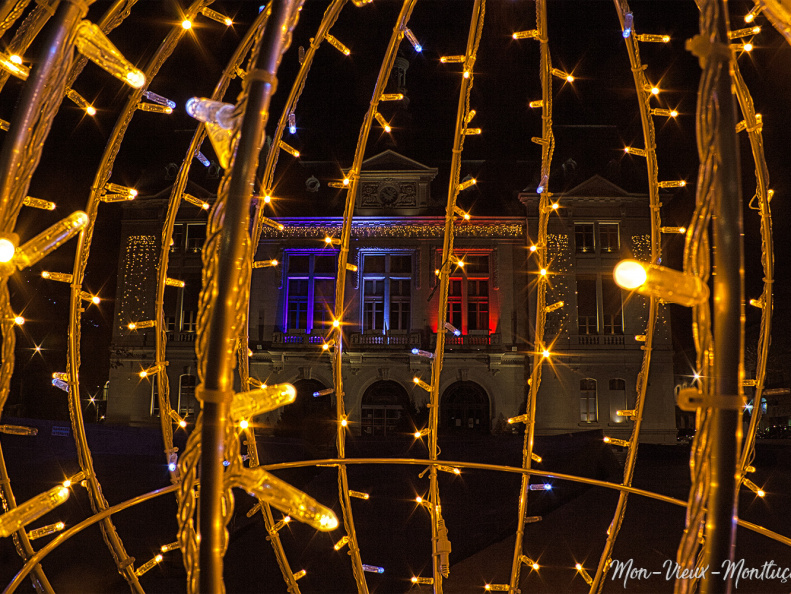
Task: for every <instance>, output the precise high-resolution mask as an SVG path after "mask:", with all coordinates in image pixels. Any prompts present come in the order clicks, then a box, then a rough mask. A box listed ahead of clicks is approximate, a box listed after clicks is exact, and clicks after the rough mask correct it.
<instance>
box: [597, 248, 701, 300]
mask: <svg viewBox="0 0 791 594" xmlns="http://www.w3.org/2000/svg"><path fill="white" fill-rule="evenodd" d="M613 277H614V278H615V283H616V284H617V285H618V286H619V287H621V288H622V289H627V290H634V291H636V292H637V293H640V294H641V295H645V296H647V297H658V298H660V299H664V300H665V301H669V302H671V303H677V304H679V305H684V306H686V307H692V306H693V305H697V304H698V303H702V302H704V301H706V300H707V299H708V298H709V288H708V286H707V285H706V284H705V283H704V282H703V281H702V280H701V279H700V278H699V277H697V276H694V275H692V274H689V273H685V272H679V271H677V270H673V269H670V268H665V267H664V266H657V265H655V264H644V263H642V262H638V261H637V260H622V261H621V262H619V263H618V264H617V265H616V266H615V268H614V270H613Z"/></svg>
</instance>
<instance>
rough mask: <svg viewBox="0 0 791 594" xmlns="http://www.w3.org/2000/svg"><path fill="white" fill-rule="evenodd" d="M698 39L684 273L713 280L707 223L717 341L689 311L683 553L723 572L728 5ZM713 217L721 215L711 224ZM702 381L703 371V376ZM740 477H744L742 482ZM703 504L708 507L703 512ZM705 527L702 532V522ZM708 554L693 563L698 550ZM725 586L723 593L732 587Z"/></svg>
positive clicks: (738, 249) (735, 296) (735, 382)
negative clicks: (690, 377)
mask: <svg viewBox="0 0 791 594" xmlns="http://www.w3.org/2000/svg"><path fill="white" fill-rule="evenodd" d="M699 8H700V12H701V16H700V31H701V33H700V35H699V36H697V37H696V38H695V39H694V40H693V41H692V42H691V44H690V48H691V49H692V50H693V52H694V53H695V54H696V55H697V56H698V58H699V59H700V61H701V66H702V67H703V75H702V77H701V82H700V87H699V91H698V113H697V132H698V135H697V136H698V152H699V155H700V162H701V165H700V171H699V175H698V188H697V208H696V212H695V215H694V217H693V223H692V226H691V228H690V230H689V231H688V234H687V242H686V246H685V253H684V270H685V271H687V272H690V273H693V274H697V275H698V276H700V277H701V278H702V279H703V280H707V277H708V273H709V266H710V262H709V259H710V258H711V256H710V251H709V239H708V233H709V222H710V221H711V220H713V225H712V226H713V236H714V266H715V268H716V270H717V275H716V277H715V278H714V297H715V298H714V315H713V325H714V332H713V337H712V324H711V321H710V314H709V311H708V307H709V305H708V304H707V303H706V304H703V305H702V306H697V307H695V308H694V309H693V319H694V326H693V329H694V330H695V339H696V347H697V349H698V365H699V367H701V368H702V369H703V372H704V374H705V375H703V378H704V382H703V390H702V392H703V397H704V403H703V407H702V408H701V409H699V413H698V424H699V431H698V432H697V434H696V436H695V440H694V442H693V454H692V459H691V461H690V467H691V469H692V474H693V477H692V478H693V481H692V487H691V489H690V500H689V504H688V517H687V527H686V530H685V533H684V536H683V538H682V542H681V545H680V546H679V552H678V561H679V564H680V565H681V566H682V567H685V568H688V567H691V566H693V565H694V564H695V563H696V562H697V560H700V561H701V562H702V563H705V564H709V565H716V566H719V565H721V563H722V562H723V561H724V560H727V559H730V558H731V557H732V554H733V543H734V539H735V525H736V522H735V521H734V519H735V517H736V497H735V494H736V484H737V483H736V482H735V479H736V477H737V473H738V472H739V471H740V470H741V469H738V468H737V462H736V457H737V449H738V447H739V443H738V442H739V438H740V435H739V432H738V426H739V424H740V420H741V407H742V403H743V402H742V401H743V396H742V387H741V382H740V373H741V370H742V357H743V352H744V337H743V331H742V330H743V325H742V321H741V320H742V319H743V305H742V303H741V302H742V296H743V292H744V286H743V259H744V256H743V253H742V241H741V237H740V233H741V208H742V206H741V195H740V186H739V165H738V148H737V144H736V138H735V134H736V133H735V124H736V122H735V117H734V114H735V104H734V102H733V96H732V94H731V84H732V82H731V77H730V76H728V75H727V70H726V69H729V68H730V67H731V64H732V62H733V60H734V59H735V56H734V54H733V51H732V50H731V49H730V48H729V47H728V35H727V33H728V15H727V4H726V3H725V2H720V0H709V1H707V2H699ZM712 212H716V213H717V216H716V217H713V218H712ZM699 373H701V371H700V370H699ZM738 476H739V478H740V477H741V475H738ZM704 501H705V502H706V508H705V509H704V508H703V506H704ZM704 519H705V533H704V525H703V520H704ZM701 536H704V538H703V549H702V550H701V551H700V554H699V555H697V554H696V552H697V549H698V546H699V544H698V543H699V542H700V540H701ZM680 582H682V580H677V582H676V591H677V592H688V591H692V590H691V589H692V588H694V587H695V585H696V584H695V581H694V580H690V581H687V582H686V583H680ZM715 587H719V586H714V584H713V582H712V581H711V580H710V578H703V579H702V582H701V591H702V592H704V593H706V592H710V591H713V589H714V588H715ZM727 587H728V586H727V585H726V588H727Z"/></svg>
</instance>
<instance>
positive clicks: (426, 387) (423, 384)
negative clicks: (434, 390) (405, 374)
mask: <svg viewBox="0 0 791 594" xmlns="http://www.w3.org/2000/svg"><path fill="white" fill-rule="evenodd" d="M412 381H413V382H415V385H417V386H420V387H421V388H423V389H424V390H425V391H426V392H431V386H429V385H428V384H427V383H426V382H424V381H423V380H421V379H420V378H419V377H417V376H415V377H413V378H412Z"/></svg>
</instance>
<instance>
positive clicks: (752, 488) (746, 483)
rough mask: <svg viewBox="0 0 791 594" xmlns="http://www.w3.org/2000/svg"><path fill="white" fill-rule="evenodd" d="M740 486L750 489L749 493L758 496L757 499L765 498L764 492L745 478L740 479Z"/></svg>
mask: <svg viewBox="0 0 791 594" xmlns="http://www.w3.org/2000/svg"><path fill="white" fill-rule="evenodd" d="M742 484H743V485H744V486H745V487H747V488H748V489H750V491H752V492H753V493H755V494H756V495H758V497H764V496H766V492H765V491H764V490H763V489H761V488H760V487H759V486H758V485H756V484H755V483H754V482H752V481H751V480H750V479H748V478H747V477H742Z"/></svg>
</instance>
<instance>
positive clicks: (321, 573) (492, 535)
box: [0, 426, 791, 594]
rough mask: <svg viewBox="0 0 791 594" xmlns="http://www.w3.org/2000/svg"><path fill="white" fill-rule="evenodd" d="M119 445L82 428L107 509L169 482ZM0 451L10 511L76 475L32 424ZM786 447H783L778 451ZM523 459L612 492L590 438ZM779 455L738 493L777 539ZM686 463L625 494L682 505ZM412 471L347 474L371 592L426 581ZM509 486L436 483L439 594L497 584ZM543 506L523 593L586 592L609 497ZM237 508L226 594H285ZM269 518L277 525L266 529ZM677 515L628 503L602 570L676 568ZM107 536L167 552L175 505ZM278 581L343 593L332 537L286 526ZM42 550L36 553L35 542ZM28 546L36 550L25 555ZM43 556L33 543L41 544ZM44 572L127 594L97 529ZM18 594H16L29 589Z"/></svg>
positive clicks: (177, 575)
mask: <svg viewBox="0 0 791 594" xmlns="http://www.w3.org/2000/svg"><path fill="white" fill-rule="evenodd" d="M122 437H123V439H120V440H119V439H118V433H117V432H116V431H113V430H107V429H103V428H100V427H97V428H96V430H94V431H92V433H91V435H90V437H89V439H90V440H91V443H92V444H94V445H95V451H94V453H95V462H96V468H97V475H98V476H99V478H100V481H101V483H102V485H103V490H104V494H105V496H106V497H107V499H108V500H109V501H110V503H118V502H120V501H123V500H124V499H126V498H128V497H131V496H133V495H137V494H139V493H143V492H146V491H150V490H153V489H156V488H158V487H162V486H165V485H167V484H168V480H167V472H166V470H165V465H164V463H163V460H162V459H161V457H160V455H159V454H158V449H159V448H160V447H161V446H160V445H159V442H158V438H157V436H156V434H153V433H149V432H146V431H142V430H140V431H125V432H123V436H122ZM0 443H1V444H2V446H3V449H4V453H5V455H6V459H7V462H8V467H9V473H10V475H11V478H12V483H13V485H14V489H15V492H16V493H17V498H18V501H22V500H24V499H26V498H27V497H30V496H32V495H34V494H36V493H38V492H41V491H42V490H44V489H45V488H47V487H49V486H51V485H52V484H55V482H56V481H58V480H62V477H64V476H66V475H68V474H69V473H71V472H73V471H74V470H75V469H76V463H75V462H74V454H73V446H71V447H70V446H69V443H70V442H69V439H68V438H67V437H60V436H52V434H51V428H50V427H48V426H42V430H41V432H40V434H39V436H38V437H36V438H19V437H16V436H5V435H4V436H2V437H0ZM443 443H445V444H446V445H445V446H444V450H443V458H444V459H449V460H450V459H462V460H475V461H479V462H489V463H496V464H511V465H518V464H519V460H520V456H519V450H520V448H521V439H520V438H518V437H499V438H493V437H490V438H472V439H471V438H464V439H461V438H455V437H453V436H448V438H447V439H445V440H444V441H443ZM410 444H411V442H410V441H406V440H404V441H395V442H390V443H388V444H382V443H377V442H354V443H352V444H350V452H349V455H350V456H362V455H365V456H371V455H376V456H382V457H396V456H398V457H401V456H405V455H409V456H414V457H423V456H425V450H424V449H422V450H421V446H413V447H412V448H410ZM789 445H791V444H789ZM537 448H540V450H541V451H542V453H543V454H544V459H545V460H544V466H545V467H546V468H548V469H553V470H556V471H558V472H570V473H577V474H585V475H587V476H595V477H597V478H603V479H606V478H610V479H613V478H614V479H615V480H618V479H619V473H620V471H619V469H618V466H617V463H616V461H615V459H614V457H613V455H612V452H611V451H610V450H609V449H608V447H606V446H603V444H601V441H600V440H597V439H595V437H594V436H587V437H586V436H577V437H568V436H567V437H562V438H555V439H552V440H540V441H539V443H538V445H537ZM261 450H262V453H263V456H264V458H265V461H267V460H272V461H274V460H278V461H281V460H283V459H284V458H290V459H299V458H313V457H316V456H317V455H321V454H322V453H321V452H318V451H315V450H314V451H311V450H309V449H305V448H302V447H300V445H299V444H298V443H296V442H294V441H289V440H273V439H262V440H261ZM788 451H789V449H788V447H787V446H786V445H785V444H783V443H780V444H761V448H760V450H759V456H758V459H757V460H756V464H755V465H756V467H757V468H758V472H757V473H756V476H755V478H754V480H755V481H756V482H757V483H758V484H760V485H762V486H764V487H765V489H766V491H767V493H768V495H767V497H766V498H765V500H757V499H756V498H755V497H754V496H753V495H752V494H749V493H744V494H743V495H742V496H741V500H742V512H741V514H742V517H743V518H745V519H747V520H750V521H753V522H756V523H761V524H764V525H766V526H768V527H771V528H773V529H775V530H777V531H778V532H780V533H782V534H791V515H789V514H788V513H787V511H786V510H788V509H790V508H791V500H790V499H791V461H790V460H789V457H788V455H787V452H788ZM687 456H688V450H686V448H682V447H647V446H643V447H642V448H641V450H640V456H639V463H638V472H637V475H636V477H635V481H634V484H635V486H638V487H642V488H647V489H651V490H655V491H658V492H661V493H664V494H667V495H671V496H674V497H678V498H680V499H686V497H687V490H688V483H689V481H688V470H687V462H688V458H687ZM421 470H423V468H417V467H410V468H403V467H392V466H388V467H380V468H370V467H369V468H350V471H349V479H350V486H351V488H353V489H356V490H360V491H366V492H369V493H370V494H371V499H369V500H368V501H361V500H353V509H354V515H355V523H356V525H357V528H358V533H359V536H360V545H361V550H362V551H363V562H364V563H367V564H371V565H379V566H382V567H384V568H385V573H384V574H382V575H376V574H367V576H368V583H369V587H370V590H371V591H372V592H380V593H390V592H404V591H408V590H410V589H411V590H412V591H413V592H420V591H421V590H420V589H419V588H411V585H410V583H409V581H408V578H409V577H410V576H411V575H429V574H430V562H429V560H430V528H429V524H428V519H427V515H426V513H425V511H424V510H423V509H422V508H420V507H419V506H417V505H416V504H415V503H414V497H415V495H416V494H423V493H425V491H426V490H427V484H428V481H427V480H426V479H425V478H424V479H420V478H418V473H419V472H420V471H421ZM282 476H283V478H285V479H286V480H289V481H291V482H293V483H294V484H296V485H298V486H300V487H301V488H304V489H305V490H306V491H308V492H309V493H311V495H313V496H315V497H316V498H318V499H319V500H320V501H324V502H327V503H330V504H331V503H332V502H333V501H334V500H335V499H336V498H337V494H336V489H337V481H336V476H335V471H334V470H333V469H330V468H321V469H309V470H300V471H291V472H289V473H283V474H282ZM518 486H519V479H518V477H516V476H508V475H503V474H496V473H491V472H472V471H471V472H465V473H464V474H463V475H462V476H460V477H454V476H451V475H448V476H446V477H443V481H442V484H441V493H442V497H443V500H442V503H443V515H444V516H445V519H446V521H447V525H448V529H449V536H450V539H451V542H452V545H453V552H452V554H451V560H452V564H453V565H452V568H451V576H450V579H448V580H447V581H446V582H445V591H446V592H448V593H449V594H454V593H466V592H475V593H482V592H484V589H483V587H484V585H485V584H486V583H505V582H507V580H508V576H509V573H510V566H511V559H512V554H513V536H512V535H513V533H514V527H515V515H516V497H517V495H518ZM554 486H555V488H554V489H553V492H552V493H534V494H533V496H532V497H531V499H530V501H531V508H530V512H529V513H530V514H535V515H542V516H543V518H544V519H543V521H541V522H537V523H533V524H529V525H528V526H527V529H526V535H525V545H524V551H525V553H527V554H529V555H530V556H532V557H534V558H536V559H537V560H538V562H539V563H540V564H541V566H542V568H541V570H540V571H539V572H538V573H535V572H528V571H525V572H523V581H522V584H521V587H522V591H523V592H525V593H526V592H537V593H542V592H586V591H587V588H586V586H585V583H584V581H583V580H582V578H581V577H580V576H579V575H578V574H577V573H576V572H575V571H574V569H573V566H574V563H575V562H580V563H584V565H585V567H586V568H588V569H589V571H591V572H592V571H593V570H594V569H595V567H596V563H597V562H598V558H599V555H600V552H601V547H602V546H603V542H604V538H605V533H606V530H607V526H608V525H609V522H610V520H611V517H612V512H613V509H614V506H615V501H616V499H617V494H616V493H615V492H611V491H606V490H603V489H598V488H584V487H581V486H579V485H574V484H569V483H560V482H555V484H554ZM251 505H252V500H251V499H250V498H249V497H247V496H246V495H245V494H242V493H239V495H238V496H237V510H238V513H237V515H236V517H235V518H234V520H233V522H232V523H231V524H230V525H229V532H230V535H231V538H230V545H229V550H228V554H227V556H226V564H225V575H226V584H227V590H228V592H231V593H234V592H263V593H270V592H271V593H273V594H274V593H280V592H285V591H286V589H285V586H284V584H283V581H282V579H281V577H280V574H279V570H278V568H277V565H276V563H275V559H274V555H273V553H272V551H271V548H270V546H269V543H268V542H267V541H266V539H265V535H264V533H263V526H262V521H261V519H260V516H256V517H254V518H252V519H249V518H247V517H246V515H245V512H246V511H247V509H249V507H250V506H251ZM88 514H89V503H88V501H87V497H86V496H85V493H84V492H82V493H81V492H79V491H78V492H76V493H75V496H74V497H72V499H70V501H69V502H67V504H65V506H64V507H63V509H61V510H59V511H56V512H53V514H51V516H48V517H46V518H44V519H42V520H41V521H40V522H39V523H38V524H36V525H42V524H45V523H49V522H53V521H57V520H59V519H65V521H67V523H69V524H74V523H76V522H78V521H79V520H81V519H82V518H84V517H85V516H86V515H88ZM277 516H279V514H277V513H276V517H277ZM683 522H684V514H683V510H682V509H681V508H673V507H672V506H670V505H667V504H664V503H659V502H654V501H648V500H645V499H643V498H639V497H634V496H633V497H631V498H630V500H629V508H628V511H627V514H626V521H625V524H624V528H623V531H622V535H621V537H620V538H619V541H618V544H617V546H616V550H615V554H614V558H615V559H621V560H627V559H630V558H634V559H635V564H636V565H637V564H639V565H640V566H642V567H646V568H649V569H651V570H652V571H654V570H662V564H663V562H665V561H666V560H667V559H670V558H672V557H674V556H675V549H676V546H677V543H678V540H679V538H680V535H681V530H682V529H683ZM115 524H116V526H117V528H118V532H119V534H120V535H121V537H122V539H123V541H124V544H125V546H126V548H127V550H128V552H129V554H131V555H133V556H134V557H136V558H137V563H136V565H140V564H141V563H142V562H144V561H145V560H147V559H149V558H150V557H152V556H153V555H154V554H155V553H156V552H157V551H156V549H157V547H159V546H160V545H162V544H165V543H168V542H171V541H173V540H174V539H175V538H174V535H175V533H176V521H175V503H174V499H173V498H172V497H171V496H167V497H163V498H160V499H158V500H155V501H152V502H149V503H146V504H145V505H144V506H141V507H140V508H139V509H135V510H131V511H129V512H124V513H123V514H120V515H119V516H117V517H116V518H115ZM281 534H282V537H283V543H284V546H285V548H286V551H287V553H288V557H289V560H290V562H291V565H292V569H293V570H294V571H297V570H299V569H303V568H304V569H306V570H307V571H308V574H307V575H306V576H305V577H304V578H303V579H302V580H301V581H300V582H299V584H300V587H301V590H302V592H304V593H305V594H307V593H309V592H337V593H341V594H346V593H350V592H354V591H355V587H354V583H353V581H352V579H351V576H350V571H349V567H348V557H347V556H346V554H345V550H344V551H341V552H340V553H336V552H335V551H334V550H333V549H332V543H333V542H334V541H335V540H337V538H338V537H337V536H335V535H327V534H316V533H314V532H313V531H312V530H310V529H307V528H306V527H304V526H300V525H295V524H292V525H291V526H290V527H289V528H288V529H286V530H284V531H283V532H281ZM42 540H43V539H42ZM39 542H41V541H39ZM42 545H43V543H41V544H39V546H42ZM736 557H737V559H739V558H741V557H745V560H746V561H745V563H746V565H747V566H750V567H755V566H760V565H761V564H762V563H763V562H764V561H768V560H772V559H773V560H775V561H776V562H777V563H778V564H779V565H784V566H791V550H790V549H787V548H785V547H783V546H780V545H776V544H774V543H773V542H772V541H770V540H769V539H767V538H765V537H763V536H760V535H753V534H750V533H748V532H747V531H744V530H740V531H739V535H738V545H737V551H736ZM19 567H20V561H19V559H18V557H17V556H16V554H15V552H14V551H13V546H12V545H11V542H10V539H5V540H4V541H3V542H0V583H2V584H6V583H8V582H9V581H10V579H11V578H12V577H13V575H14V574H15V573H16V571H18V569H19ZM44 568H45V570H46V572H47V574H48V576H49V577H50V579H51V581H52V582H53V585H54V586H55V588H56V591H57V592H79V593H90V592H102V593H104V592H128V588H127V587H126V585H125V584H124V583H123V581H122V580H121V579H120V578H119V577H118V575H117V573H116V571H115V569H114V567H113V563H112V560H111V559H110V555H109V553H108V552H107V549H106V548H105V547H104V545H103V543H102V542H101V536H100V533H99V531H98V529H96V528H92V529H89V530H87V531H86V532H85V533H84V534H81V535H79V536H77V537H75V538H74V539H72V540H71V541H69V542H67V543H66V544H65V545H64V546H63V547H61V548H60V549H58V550H57V551H56V552H54V553H53V554H52V555H51V557H50V558H48V559H47V560H46V561H45V563H44ZM141 582H142V584H143V586H144V588H145V589H146V591H147V592H183V591H184V571H183V567H182V565H181V556H180V554H179V553H178V552H177V551H176V552H172V553H169V554H168V555H166V558H165V560H164V562H163V563H162V564H161V565H160V566H158V567H156V568H155V569H153V570H151V571H150V572H149V573H147V574H146V575H145V576H144V577H143V578H142V579H141ZM789 590H791V581H790V582H788V583H786V584H782V583H780V582H779V581H778V580H775V581H774V582H771V581H764V582H757V581H755V580H753V581H742V582H740V584H739V588H738V590H737V592H766V593H772V592H786V593H787V592H789ZM21 591H24V592H28V591H31V588H30V586H29V582H28V583H26V584H25V586H24V587H23V588H22V589H21ZM605 592H641V593H644V592H672V583H668V582H666V581H665V579H664V578H663V577H662V576H657V577H655V578H653V579H652V580H649V581H642V582H641V581H635V580H633V581H628V582H627V584H626V588H624V584H623V583H622V581H620V582H619V581H608V582H607V584H606V586H605Z"/></svg>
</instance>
